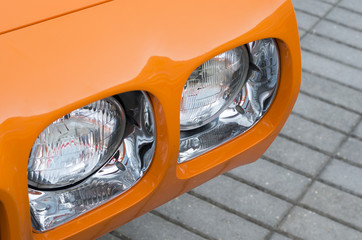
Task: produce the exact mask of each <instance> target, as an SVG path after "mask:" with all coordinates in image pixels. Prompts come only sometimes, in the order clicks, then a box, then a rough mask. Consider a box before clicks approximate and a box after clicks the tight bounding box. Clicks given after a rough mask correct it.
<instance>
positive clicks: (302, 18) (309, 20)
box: [295, 11, 319, 30]
mask: <svg viewBox="0 0 362 240" xmlns="http://www.w3.org/2000/svg"><path fill="white" fill-rule="evenodd" d="M295 14H296V15H297V22H298V27H299V28H302V29H304V30H309V29H310V28H311V27H312V26H313V25H314V24H315V23H316V22H317V21H318V20H319V18H318V17H315V16H312V15H309V14H307V13H304V12H301V11H295Z"/></svg>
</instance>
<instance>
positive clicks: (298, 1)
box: [292, 0, 333, 17]
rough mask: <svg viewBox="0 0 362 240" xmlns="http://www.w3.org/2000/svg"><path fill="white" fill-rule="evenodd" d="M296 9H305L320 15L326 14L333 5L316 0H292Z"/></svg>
mask: <svg viewBox="0 0 362 240" xmlns="http://www.w3.org/2000/svg"><path fill="white" fill-rule="evenodd" d="M292 2H293V5H294V7H295V8H296V9H299V10H303V11H306V12H309V13H312V14H315V15H318V16H320V17H321V16H323V15H325V14H326V13H327V12H328V11H329V10H330V9H331V8H332V7H333V6H332V5H330V4H328V3H324V2H320V1H315V0H292Z"/></svg>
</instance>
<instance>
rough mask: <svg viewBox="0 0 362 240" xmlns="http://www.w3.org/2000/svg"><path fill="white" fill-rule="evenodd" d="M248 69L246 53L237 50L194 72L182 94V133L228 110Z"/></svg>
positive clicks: (219, 56) (241, 48) (220, 55)
mask: <svg viewBox="0 0 362 240" xmlns="http://www.w3.org/2000/svg"><path fill="white" fill-rule="evenodd" d="M248 66H249V58H248V52H247V49H246V48H245V47H244V46H240V47H237V48H234V49H231V50H229V51H227V52H224V53H222V54H219V55H217V56H216V57H213V58H212V59H210V60H208V61H207V62H205V63H204V64H202V65H201V66H199V67H198V68H196V69H195V70H194V71H193V72H192V73H191V75H190V77H189V78H188V80H187V82H186V84H185V86H184V89H183V92H182V97H181V109H180V127H181V130H191V129H195V128H198V127H200V126H203V125H205V124H207V123H209V122H211V121H212V120H213V119H215V118H216V117H217V116H218V114H219V113H221V112H222V111H223V110H224V109H225V108H226V107H227V106H229V105H230V103H231V102H232V101H233V100H234V98H235V96H236V95H237V94H238V93H239V92H240V90H241V88H242V87H243V85H244V84H245V81H246V75H247V72H248Z"/></svg>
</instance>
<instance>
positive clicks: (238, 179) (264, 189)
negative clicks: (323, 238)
mask: <svg viewBox="0 0 362 240" xmlns="http://www.w3.org/2000/svg"><path fill="white" fill-rule="evenodd" d="M224 175H225V176H226V177H229V178H231V179H233V180H235V181H238V182H241V183H243V184H246V185H248V186H250V187H253V188H255V189H258V190H259V191H262V192H264V193H267V194H269V195H271V196H273V197H276V198H279V199H281V200H283V201H285V202H288V203H290V204H292V205H296V206H298V207H301V208H304V209H306V210H309V211H312V212H315V213H317V214H319V215H321V216H323V217H326V218H328V219H330V220H332V221H335V222H338V223H340V224H343V225H345V226H347V227H350V228H353V229H354V230H356V231H359V232H361V233H362V227H358V226H355V225H354V224H351V223H348V222H346V221H344V220H342V219H339V218H336V217H333V216H331V215H329V214H328V213H325V212H323V211H320V210H318V209H317V208H313V207H311V206H308V205H306V204H303V203H299V202H297V200H293V199H291V198H288V197H286V196H283V195H281V194H279V193H276V192H274V191H273V190H269V189H266V188H264V187H263V186H260V185H258V184H255V183H253V182H250V181H248V180H246V179H244V178H241V177H239V176H236V175H234V174H230V173H225V174H224ZM338 190H339V189H338Z"/></svg>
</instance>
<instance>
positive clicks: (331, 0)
mask: <svg viewBox="0 0 362 240" xmlns="http://www.w3.org/2000/svg"><path fill="white" fill-rule="evenodd" d="M319 1H322V2H328V3H332V4H334V3H337V2H338V1H339V0H319Z"/></svg>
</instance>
